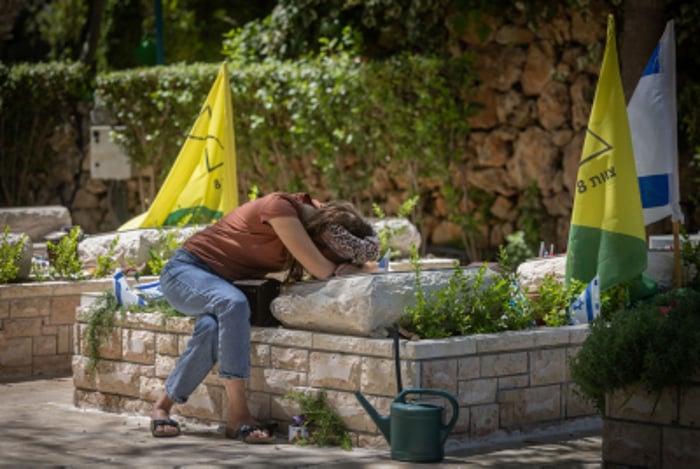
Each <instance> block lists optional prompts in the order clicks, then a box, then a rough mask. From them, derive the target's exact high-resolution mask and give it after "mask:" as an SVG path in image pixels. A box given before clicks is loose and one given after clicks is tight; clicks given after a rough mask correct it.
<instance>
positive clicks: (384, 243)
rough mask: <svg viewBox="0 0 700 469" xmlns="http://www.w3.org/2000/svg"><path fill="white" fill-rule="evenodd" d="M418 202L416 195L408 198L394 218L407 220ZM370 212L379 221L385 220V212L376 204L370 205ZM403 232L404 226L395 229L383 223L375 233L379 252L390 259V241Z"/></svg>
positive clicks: (391, 253)
mask: <svg viewBox="0 0 700 469" xmlns="http://www.w3.org/2000/svg"><path fill="white" fill-rule="evenodd" d="M419 200H420V196H417V195H414V196H413V197H409V198H408V199H407V200H406V201H404V203H402V204H401V206H400V207H399V210H398V212H397V214H396V216H397V217H399V218H406V219H407V218H408V217H409V216H410V215H411V212H413V209H414V208H415V206H416V204H417V203H418V201H419ZM372 212H374V215H375V216H376V217H377V218H379V219H380V220H386V212H384V210H383V209H382V208H381V207H380V206H379V205H378V204H376V203H373V204H372ZM405 231H406V226H399V227H395V226H391V225H390V224H389V223H384V224H383V225H382V227H381V228H380V229H379V233H377V234H378V235H379V242H380V247H379V252H380V253H388V254H389V258H391V257H392V255H394V254H395V253H394V252H393V251H392V249H391V243H392V240H393V239H394V238H395V237H396V236H399V235H401V234H402V233H403V232H405Z"/></svg>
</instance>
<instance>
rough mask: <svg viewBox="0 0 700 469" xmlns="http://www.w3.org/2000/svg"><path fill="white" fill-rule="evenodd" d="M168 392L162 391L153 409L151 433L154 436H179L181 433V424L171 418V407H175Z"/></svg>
mask: <svg viewBox="0 0 700 469" xmlns="http://www.w3.org/2000/svg"><path fill="white" fill-rule="evenodd" d="M173 404H174V403H173V401H171V400H170V398H169V397H168V394H167V393H165V392H164V393H162V394H161V395H160V396H159V397H158V399H157V400H156V402H155V404H153V410H152V411H151V433H152V434H153V436H177V435H179V434H180V426H179V425H178V423H177V422H175V421H174V420H172V419H171V418H170V409H171V408H172V407H173Z"/></svg>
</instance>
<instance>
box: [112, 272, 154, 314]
mask: <svg viewBox="0 0 700 469" xmlns="http://www.w3.org/2000/svg"><path fill="white" fill-rule="evenodd" d="M112 278H113V289H114V296H115V297H116V299H117V304H118V305H120V306H126V305H139V306H144V305H145V304H146V300H144V299H143V298H142V297H140V296H139V295H137V294H136V293H135V292H134V291H133V290H132V289H131V287H130V286H129V282H127V281H126V277H125V276H124V272H122V271H121V270H119V269H118V270H117V272H116V273H115V274H114V276H113V277H112Z"/></svg>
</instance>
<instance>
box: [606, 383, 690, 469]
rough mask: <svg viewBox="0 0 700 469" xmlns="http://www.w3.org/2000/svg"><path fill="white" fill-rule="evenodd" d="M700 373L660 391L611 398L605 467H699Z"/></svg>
mask: <svg viewBox="0 0 700 469" xmlns="http://www.w3.org/2000/svg"><path fill="white" fill-rule="evenodd" d="M699 400H700V376H695V377H694V379H693V380H692V382H691V383H690V384H688V385H687V386H684V387H682V388H679V387H676V388H668V389H665V390H664V391H663V392H662V393H661V394H660V395H659V396H657V395H656V394H648V393H646V392H643V391H640V390H634V389H625V390H621V391H617V392H615V393H614V394H611V395H608V396H607V397H606V402H605V406H606V417H605V419H604V420H603V461H604V463H605V464H606V467H610V468H618V467H619V468H623V467H630V466H633V467H644V468H649V469H663V468H668V469H678V468H697V467H700V406H699V405H698V401H699Z"/></svg>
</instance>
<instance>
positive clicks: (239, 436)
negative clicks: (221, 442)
mask: <svg viewBox="0 0 700 469" xmlns="http://www.w3.org/2000/svg"><path fill="white" fill-rule="evenodd" d="M272 428H273V426H272V425H241V426H240V427H238V430H235V431H233V430H229V429H226V436H227V437H228V438H233V439H235V440H240V441H242V442H244V443H248V444H251V445H264V444H270V443H274V442H275V440H276V439H277V437H276V436H275V434H274V431H273V429H272ZM257 430H260V431H263V432H266V433H267V436H255V435H253V434H252V433H253V432H255V431H257Z"/></svg>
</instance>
